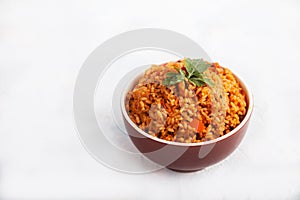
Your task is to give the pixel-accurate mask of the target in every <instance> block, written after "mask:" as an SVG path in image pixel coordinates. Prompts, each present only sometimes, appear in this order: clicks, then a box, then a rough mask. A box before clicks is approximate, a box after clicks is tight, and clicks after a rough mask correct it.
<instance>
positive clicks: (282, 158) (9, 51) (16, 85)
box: [0, 0, 300, 199]
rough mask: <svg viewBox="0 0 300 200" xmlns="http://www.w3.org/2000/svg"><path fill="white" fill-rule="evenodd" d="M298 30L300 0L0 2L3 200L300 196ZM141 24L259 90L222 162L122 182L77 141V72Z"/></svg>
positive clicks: (0, 178)
mask: <svg viewBox="0 0 300 200" xmlns="http://www.w3.org/2000/svg"><path fill="white" fill-rule="evenodd" d="M299 25H300V2H299V1H298V0H288V1H259V0H252V1H232V0H231V1H211V0H207V1H188V0H185V1H182V2H179V1H178V2H175V1H162V0H159V1H156V0H152V1H138V0H136V1H114V0H112V1H109V2H108V1H107V2H104V1H103V2H102V1H77V0H74V1H61V0H52V1H38V0H19V1H17V0H11V1H9V0H0V199H300V147H299V144H300V133H299V128H300V109H299V106H298V101H299V100H300V99H299V97H300V82H299V81H298V80H297V79H299V78H298V77H299V73H300V70H299V67H300V66H299V58H300V38H299V35H300V28H299ZM145 27H150V28H151V27H153V28H166V29H171V30H174V31H177V32H180V33H182V34H184V35H186V36H188V37H190V38H191V39H193V40H195V41H196V42H197V43H198V44H200V45H201V46H202V47H203V48H204V49H205V50H206V51H207V53H208V54H209V55H210V57H211V58H212V60H214V61H218V62H219V63H220V64H221V65H224V66H227V67H230V68H232V69H234V71H236V72H238V74H240V75H241V76H242V77H243V78H244V79H245V80H246V81H247V83H248V84H249V85H250V87H251V88H252V91H253V94H254V100H255V111H254V115H253V120H252V123H251V125H250V128H249V130H248V132H247V135H246V137H245V138H244V140H243V142H242V144H241V145H240V146H239V148H238V149H237V150H236V151H235V152H234V154H232V155H231V156H230V157H228V158H227V159H226V160H225V161H224V162H222V163H220V164H218V165H215V166H213V167H210V168H208V169H205V170H203V171H199V172H196V173H176V172H172V171H169V170H167V169H162V170H160V171H157V172H154V173H149V174H142V175H133V174H124V173H120V172H116V171H113V170H111V169H109V168H106V167H105V166H103V165H101V164H100V163H98V162H97V161H96V160H94V159H93V158H92V157H91V156H90V155H89V154H88V153H87V152H86V151H85V149H84V148H83V147H82V145H81V144H80V141H79V139H78V137H77V135H76V131H75V128H74V122H73V114H72V94H73V88H74V83H75V80H76V76H77V74H78V72H79V70H80V67H81V64H82V63H83V62H84V60H85V59H86V58H87V56H88V55H89V54H90V53H91V52H92V51H93V50H94V49H95V48H96V47H97V46H98V45H100V44H101V43H102V42H104V41H105V40H107V39H109V38H110V37H112V36H113V35H116V34H119V33H121V32H124V31H128V30H132V29H137V28H145ZM129 162H130V161H129Z"/></svg>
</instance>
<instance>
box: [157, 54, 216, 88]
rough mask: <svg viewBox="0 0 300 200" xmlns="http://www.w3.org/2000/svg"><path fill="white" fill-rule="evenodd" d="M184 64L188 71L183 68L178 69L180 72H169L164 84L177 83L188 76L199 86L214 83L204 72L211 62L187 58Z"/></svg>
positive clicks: (190, 80) (189, 79)
mask: <svg viewBox="0 0 300 200" xmlns="http://www.w3.org/2000/svg"><path fill="white" fill-rule="evenodd" d="M184 65H185V69H186V72H185V71H184V70H182V69H178V70H177V71H178V72H168V73H167V74H166V78H165V79H164V80H163V84H164V85H175V84H177V83H180V82H181V81H184V79H185V78H186V79H187V80H188V81H189V82H191V83H192V84H194V85H197V86H203V85H205V84H207V85H209V86H213V85H214V83H213V82H212V81H211V80H210V79H209V78H208V77H207V76H206V75H205V74H204V72H205V71H206V70H207V68H208V67H210V65H211V64H210V63H208V62H205V61H204V60H203V59H191V58H185V59H184Z"/></svg>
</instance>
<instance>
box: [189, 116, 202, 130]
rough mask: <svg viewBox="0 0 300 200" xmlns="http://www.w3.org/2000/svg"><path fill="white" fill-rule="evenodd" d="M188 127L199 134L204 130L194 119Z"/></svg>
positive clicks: (199, 122) (200, 123)
mask: <svg viewBox="0 0 300 200" xmlns="http://www.w3.org/2000/svg"><path fill="white" fill-rule="evenodd" d="M190 126H191V127H193V128H195V129H196V130H197V132H198V133H201V132H202V131H203V130H204V128H205V127H204V124H203V123H202V122H201V121H199V120H198V119H196V118H194V119H193V121H191V123H190Z"/></svg>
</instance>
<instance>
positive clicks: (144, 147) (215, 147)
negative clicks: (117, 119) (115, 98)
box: [121, 74, 253, 172]
mask: <svg viewBox="0 0 300 200" xmlns="http://www.w3.org/2000/svg"><path fill="white" fill-rule="evenodd" d="M234 75H235V77H236V78H237V80H238V81H239V82H240V84H241V86H242V88H243V90H244V91H245V93H246V101H247V105H248V106H247V113H246V116H245V118H244V119H243V121H242V122H241V123H240V124H239V125H238V126H237V127H236V128H235V129H234V130H232V131H231V132H229V133H227V134H226V135H224V136H222V137H219V138H217V139H214V140H210V141H206V142H200V143H179V142H170V141H166V140H163V139H159V138H156V137H153V136H151V135H150V134H148V133H146V132H144V131H143V130H141V129H140V128H138V127H137V126H136V125H135V124H134V123H133V122H132V121H131V119H130V118H129V116H128V114H127V112H126V109H125V97H126V94H127V93H128V91H130V90H132V88H133V87H134V86H135V85H136V83H137V81H138V80H139V78H140V77H141V76H142V75H139V76H137V77H136V78H135V79H134V80H132V81H131V82H130V83H128V86H127V87H126V88H127V89H126V90H125V91H124V93H123V94H122V98H121V101H122V102H121V110H122V115H123V119H124V123H125V126H126V130H127V132H128V134H129V137H130V139H131V140H132V142H133V144H134V145H135V146H136V148H137V149H138V150H139V151H140V152H141V153H143V154H144V155H145V156H146V157H147V158H149V159H150V160H152V161H154V162H155V163H158V164H160V165H162V166H165V167H167V168H169V169H172V170H175V171H185V172H187V171H197V170H201V169H204V168H206V167H208V166H211V165H213V164H216V163H218V162H220V161H221V160H223V159H225V158H226V157H227V156H228V155H230V154H231V153H232V152H233V151H234V150H235V149H236V148H237V146H238V145H239V144H240V142H241V141H242V139H243V137H244V135H245V133H246V131H247V128H248V125H249V121H250V117H251V114H252V111H253V97H252V94H251V93H250V90H249V88H248V86H247V85H246V84H245V82H244V81H243V80H242V79H241V78H240V77H239V76H237V75H236V74H234Z"/></svg>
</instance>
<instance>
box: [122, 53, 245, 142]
mask: <svg viewBox="0 0 300 200" xmlns="http://www.w3.org/2000/svg"><path fill="white" fill-rule="evenodd" d="M125 108H126V112H127V114H128V116H129V117H130V119H131V120H132V122H133V123H134V124H136V125H137V126H138V127H139V128H140V129H141V130H143V131H144V132H146V133H148V134H150V135H152V136H154V137H157V138H160V139H163V140H167V141H174V142H180V143H199V142H205V141H210V140H213V139H216V138H219V137H221V136H223V135H226V134H228V133H229V132H230V131H232V130H233V129H234V128H236V127H237V126H238V125H239V124H240V123H241V121H242V120H243V119H244V117H245V115H246V113H247V108H248V105H247V100H246V93H245V91H244V90H243V88H242V86H241V84H240V82H239V80H238V79H236V77H235V76H234V75H233V73H232V72H231V71H230V70H229V69H227V68H224V67H222V66H220V65H219V64H218V63H209V62H206V61H204V60H203V59H190V58H185V59H183V60H179V61H177V62H168V63H164V64H160V65H152V66H151V67H150V68H149V69H147V70H146V71H145V73H144V75H143V76H142V77H141V78H140V79H139V80H138V82H137V84H136V85H135V86H134V87H133V88H132V89H131V90H130V91H129V92H128V93H127V95H126V100H125Z"/></svg>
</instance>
